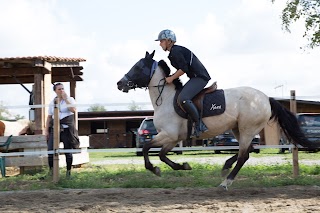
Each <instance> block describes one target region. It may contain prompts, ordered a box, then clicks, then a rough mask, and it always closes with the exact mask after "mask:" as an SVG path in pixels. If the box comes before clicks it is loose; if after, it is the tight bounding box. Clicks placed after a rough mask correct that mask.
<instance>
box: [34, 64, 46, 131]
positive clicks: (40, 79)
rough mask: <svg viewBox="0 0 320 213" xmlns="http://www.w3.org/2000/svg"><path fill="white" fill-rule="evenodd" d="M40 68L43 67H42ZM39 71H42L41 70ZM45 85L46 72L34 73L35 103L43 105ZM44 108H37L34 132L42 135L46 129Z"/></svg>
mask: <svg viewBox="0 0 320 213" xmlns="http://www.w3.org/2000/svg"><path fill="white" fill-rule="evenodd" d="M38 69H41V68H40V67H39V68H38ZM38 73H41V72H40V71H39V72H38ZM43 85H44V74H34V104H35V105H42V104H43V102H44V101H43V97H44V94H43ZM43 111H44V110H43V108H36V109H35V130H34V134H36V135H39V134H40V135H41V134H43V133H44V132H43V130H44V122H45V121H44V115H43Z"/></svg>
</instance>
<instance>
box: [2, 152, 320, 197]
mask: <svg viewBox="0 0 320 213" xmlns="http://www.w3.org/2000/svg"><path fill="white" fill-rule="evenodd" d="M231 155H232V154H230V153H227V154H219V155H217V154H213V153H212V152H185V153H184V154H183V155H176V154H171V155H170V158H172V159H173V160H174V159H178V158H190V161H189V163H190V165H191V167H192V168H193V169H192V170H189V171H174V170H172V169H171V168H170V167H168V166H167V165H165V164H164V163H161V164H158V165H157V166H159V167H160V169H161V171H162V176H161V177H158V176H155V175H154V174H152V173H151V172H150V171H147V170H146V169H145V168H144V165H140V164H139V165H135V164H120V165H116V164H112V165H103V166H97V165H93V164H86V165H84V166H82V167H81V168H75V169H73V170H72V179H71V180H68V179H66V178H65V176H64V174H65V169H60V175H61V176H60V181H59V182H58V183H56V184H54V183H53V182H52V179H51V177H48V176H47V175H46V173H47V170H46V169H44V170H41V171H38V172H37V173H34V174H25V175H17V176H10V177H6V178H0V190H1V191H8V190H39V189H63V188H73V189H85V188H179V187H190V188H194V187H197V188H208V187H216V186H218V185H219V184H220V183H221V182H222V180H223V178H222V177H221V176H220V173H221V167H222V166H221V165H211V164H199V163H196V162H194V161H192V158H197V157H215V156H218V157H226V156H231ZM275 155H279V156H284V157H286V158H290V156H292V154H291V153H285V154H278V150H276V149H274V150H272V149H270V150H261V153H260V154H255V153H252V154H251V156H254V157H267V156H275ZM128 158H129V159H140V160H141V159H143V158H142V157H141V156H140V157H138V156H135V153H96V152H95V153H90V160H91V161H93V162H94V161H101V160H104V159H109V160H113V159H128ZM152 159H159V158H158V156H156V155H154V156H152V157H151V160H152ZM299 159H320V153H304V152H299ZM299 166H300V167H299V168H300V175H299V177H297V178H293V175H292V165H291V164H279V165H254V166H245V167H243V168H242V169H241V170H240V172H239V174H238V175H237V177H236V179H235V181H234V183H233V185H232V187H233V188H246V187H276V186H286V185H318V186H320V166H319V165H312V166H311V165H301V164H300V165H299Z"/></svg>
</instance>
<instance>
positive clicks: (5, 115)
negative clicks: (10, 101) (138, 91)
mask: <svg viewBox="0 0 320 213" xmlns="http://www.w3.org/2000/svg"><path fill="white" fill-rule="evenodd" d="M12 117H14V119H15V120H20V119H24V118H25V117H24V116H23V115H20V114H16V115H13V114H12V113H10V111H9V110H8V109H7V108H6V107H5V106H4V105H3V102H2V101H0V120H9V119H12Z"/></svg>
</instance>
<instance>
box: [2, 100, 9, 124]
mask: <svg viewBox="0 0 320 213" xmlns="http://www.w3.org/2000/svg"><path fill="white" fill-rule="evenodd" d="M10 115H11V114H10V112H9V110H8V109H7V108H6V107H5V106H4V105H3V102H2V101H0V120H8V119H9V117H10Z"/></svg>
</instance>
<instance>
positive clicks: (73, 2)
mask: <svg viewBox="0 0 320 213" xmlns="http://www.w3.org/2000/svg"><path fill="white" fill-rule="evenodd" d="M284 3H285V1H276V2H275V4H272V3H271V0H259V1H257V0H228V1H212V0H200V1H197V2H195V1H191V0H183V1H182V0H176V1H168V0H162V1H150V0H137V1H128V0H126V1H125V0H117V1H109V0H91V1H87V0H68V1H62V0H0V5H1V13H0V20H2V21H1V22H0V57H23V56H40V55H47V56H57V57H81V58H85V59H86V60H87V61H86V62H81V63H80V65H81V66H83V67H84V69H83V73H84V75H83V79H84V81H82V82H78V83H77V91H76V94H77V97H76V101H77V103H78V104H79V107H78V111H86V110H87V109H88V108H89V107H90V106H91V105H93V104H100V105H104V106H105V108H106V109H107V110H108V111H111V110H128V106H129V105H131V104H132V103H133V102H134V103H136V104H137V105H139V106H140V107H141V109H144V110H147V109H152V106H151V104H150V99H149V93H148V91H146V90H144V89H137V90H135V91H129V93H123V92H120V91H119V90H118V89H117V86H116V83H117V81H119V80H120V79H121V78H122V77H123V75H124V74H125V73H127V72H128V71H129V70H130V68H131V67H132V66H133V65H134V64H135V63H136V62H137V61H138V60H139V59H141V58H143V57H144V55H145V52H146V51H148V52H152V51H153V50H155V51H156V53H155V57H154V59H155V60H158V61H159V60H161V59H164V60H165V61H166V62H167V63H168V64H169V63H170V62H169V60H168V58H167V56H168V52H164V51H163V50H162V49H161V47H160V46H159V42H156V41H154V40H155V39H156V38H157V36H158V34H159V32H160V31H161V30H163V29H171V30H173V31H174V32H175V34H176V37H177V43H176V44H178V45H182V46H185V47H187V48H189V49H190V50H192V51H193V52H194V54H196V55H197V57H198V58H199V59H200V60H201V62H202V63H203V64H204V65H205V67H206V68H207V70H208V71H209V74H210V75H211V78H212V80H211V81H210V82H209V84H211V83H213V82H214V81H217V83H218V88H221V89H227V88H231V87H239V86H250V87H254V88H256V89H259V90H261V91H262V92H264V93H265V94H267V95H268V96H271V97H279V98H281V97H284V98H288V97H289V95H290V90H296V95H297V99H304V100H320V91H319V87H318V85H319V83H318V81H317V80H316V79H317V77H318V76H319V74H318V69H319V67H320V60H319V58H320V52H319V48H318V49H314V50H303V49H301V47H304V46H305V45H306V40H305V39H304V38H303V37H302V35H303V30H304V28H303V24H302V23H296V24H294V25H292V27H291V30H292V31H291V33H287V32H285V31H283V30H282V26H281V24H282V23H281V19H280V16H281V10H282V9H283V8H284V6H285V4H284ZM174 71H175V69H174V68H173V67H171V72H172V73H173V72H174ZM186 80H187V78H186V77H185V76H184V77H182V81H183V82H185V81H186ZM25 86H26V87H27V88H29V89H30V90H31V87H32V85H31V84H26V85H25ZM65 87H66V88H68V84H66V85H65ZM0 88H1V90H2V91H6V92H5V93H2V94H0V101H1V102H2V104H3V105H4V106H6V107H7V108H8V109H9V111H10V112H12V113H13V114H20V115H25V116H26V117H27V115H28V110H29V108H28V106H27V105H28V101H29V94H28V93H27V92H26V91H25V90H24V89H23V88H22V87H21V86H20V85H0ZM67 92H68V90H67ZM17 97H19V98H17ZM53 97H54V93H53V92H52V98H53ZM21 106H23V107H21Z"/></svg>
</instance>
